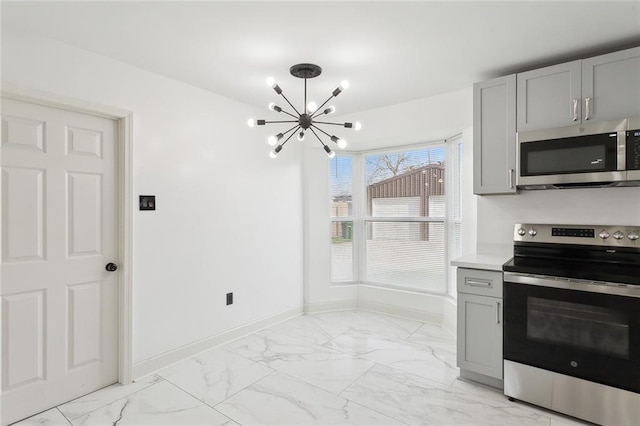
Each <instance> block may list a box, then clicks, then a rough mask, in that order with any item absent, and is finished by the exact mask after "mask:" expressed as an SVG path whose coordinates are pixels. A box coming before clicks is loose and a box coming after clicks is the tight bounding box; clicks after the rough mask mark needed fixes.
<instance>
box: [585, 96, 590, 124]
mask: <svg viewBox="0 0 640 426" xmlns="http://www.w3.org/2000/svg"><path fill="white" fill-rule="evenodd" d="M584 111H585V112H584V119H585V120H590V119H591V98H584Z"/></svg>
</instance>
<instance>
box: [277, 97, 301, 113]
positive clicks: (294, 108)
mask: <svg viewBox="0 0 640 426" xmlns="http://www.w3.org/2000/svg"><path fill="white" fill-rule="evenodd" d="M280 96H282V97H283V98H284V100H285V101H287V103H288V104H289V106H290V107H291V108H293V110H294V111H295V112H296V114H298V115H301V114H300V111H298V110H297V108H296V107H294V106H293V104H292V103H291V102H289V99H287V97H286V96H285V95H284V92H280Z"/></svg>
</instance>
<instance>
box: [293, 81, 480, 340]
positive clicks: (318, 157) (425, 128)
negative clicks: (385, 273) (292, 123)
mask: <svg viewBox="0 0 640 426" xmlns="http://www.w3.org/2000/svg"><path fill="white" fill-rule="evenodd" d="M348 95H349V92H346V93H345V94H344V95H343V96H348ZM472 98H473V94H472V89H471V88H468V89H464V90H460V91H456V92H451V93H446V94H443V95H437V96H433V97H431V98H427V99H421V100H417V101H412V102H408V103H405V104H399V105H392V106H389V107H386V108H380V109H375V110H370V111H364V112H361V113H357V114H353V115H349V116H340V117H336V118H335V119H333V120H331V121H339V122H340V121H360V122H362V124H363V129H362V130H361V131H360V132H358V133H355V132H353V131H351V130H349V129H344V128H340V129H338V130H336V131H335V133H336V135H337V136H340V137H343V138H344V139H346V140H347V141H349V143H350V144H349V146H348V148H347V149H348V150H353V151H360V150H370V149H378V148H383V147H393V146H402V145H410V144H416V143H425V142H430V141H437V140H442V139H445V138H448V137H450V136H453V135H455V134H458V133H463V135H462V138H463V140H464V142H465V154H464V157H465V164H466V166H468V167H469V166H470V165H471V161H470V160H469V159H470V158H472V156H471V151H472V140H471V135H472V132H471V126H472V123H473V105H472V104H473V102H472V100H473V99H472ZM339 103H340V102H339V100H338V101H336V107H337V108H339ZM303 158H304V176H305V186H304V194H305V195H304V196H305V243H304V247H305V307H306V309H307V310H308V311H314V310H320V309H327V308H340V307H345V306H360V307H362V308H368V309H378V310H382V311H387V312H390V313H398V314H402V315H410V316H413V317H416V318H422V319H426V320H428V321H434V322H440V321H444V322H445V323H448V324H451V322H450V321H455V319H451V318H448V316H453V314H454V313H455V310H453V309H451V306H452V305H451V303H450V301H449V300H447V298H446V297H443V296H436V295H428V294H424V293H416V292H412V291H399V290H392V289H385V288H380V287H375V286H369V285H340V284H335V285H334V284H331V279H330V271H329V269H328V268H327V266H328V265H330V257H331V249H330V246H329V223H330V222H329V176H328V166H327V158H326V155H324V152H323V151H321V149H320V145H319V144H318V146H317V147H316V146H315V145H309V146H306V147H305V151H304V154H303ZM469 174H471V172H469ZM462 185H463V188H464V189H463V192H464V194H465V195H464V197H465V198H464V200H463V206H464V213H463V220H465V221H470V222H473V224H470V225H468V228H465V229H466V230H468V229H472V230H475V200H474V199H473V196H472V195H471V182H470V180H469V181H464V180H463V182H462ZM463 241H464V248H463V252H464V253H469V252H473V250H474V248H475V245H476V239H475V232H471V233H470V234H468V235H465V238H464V239H463ZM443 316H444V317H447V318H443ZM453 329H455V328H453Z"/></svg>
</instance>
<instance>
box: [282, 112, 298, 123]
mask: <svg viewBox="0 0 640 426" xmlns="http://www.w3.org/2000/svg"><path fill="white" fill-rule="evenodd" d="M280 112H281V113H283V114H287V115H288V116H289V117H292V118H295V119H296V121H298V118H299V117H297V116H295V115H293V114H291V113H290V112H289V111H285V110H280Z"/></svg>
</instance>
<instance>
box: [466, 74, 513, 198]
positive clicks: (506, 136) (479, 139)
mask: <svg viewBox="0 0 640 426" xmlns="http://www.w3.org/2000/svg"><path fill="white" fill-rule="evenodd" d="M515 171H516V76H515V74H514V75H510V76H506V77H499V78H495V79H493V80H488V81H483V82H481V83H476V84H474V85H473V193H474V194H513V193H515V192H516V186H515V178H516V177H515Z"/></svg>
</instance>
